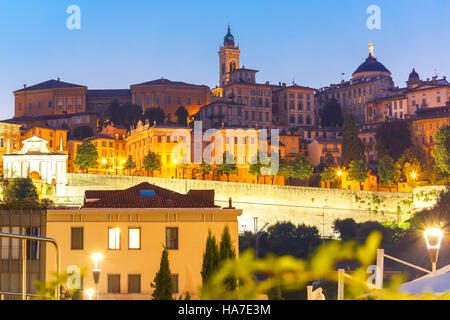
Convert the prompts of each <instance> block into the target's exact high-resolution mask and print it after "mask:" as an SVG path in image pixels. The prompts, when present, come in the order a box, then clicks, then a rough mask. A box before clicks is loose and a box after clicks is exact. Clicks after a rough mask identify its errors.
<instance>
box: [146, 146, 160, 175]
mask: <svg viewBox="0 0 450 320" xmlns="http://www.w3.org/2000/svg"><path fill="white" fill-rule="evenodd" d="M161 166H162V162H161V157H160V156H159V155H158V154H157V153H155V152H152V151H150V152H149V153H148V154H147V155H146V156H145V157H144V159H143V161H142V167H143V168H144V169H145V170H147V171H149V173H150V170H151V172H152V176H153V171H154V170H159V169H161Z"/></svg>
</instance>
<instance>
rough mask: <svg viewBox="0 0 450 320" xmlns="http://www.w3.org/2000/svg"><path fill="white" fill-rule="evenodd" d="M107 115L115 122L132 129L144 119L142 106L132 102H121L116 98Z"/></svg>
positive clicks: (107, 110) (107, 117)
mask: <svg viewBox="0 0 450 320" xmlns="http://www.w3.org/2000/svg"><path fill="white" fill-rule="evenodd" d="M105 117H106V119H108V120H109V121H110V122H112V123H114V124H117V125H121V126H123V127H125V128H127V129H130V128H131V126H135V125H136V124H137V123H138V122H139V120H142V119H143V115H142V107H141V106H140V105H137V104H132V103H125V104H120V103H119V102H118V101H117V100H114V101H113V102H112V103H111V104H110V105H109V106H108V108H107V109H106V111H105Z"/></svg>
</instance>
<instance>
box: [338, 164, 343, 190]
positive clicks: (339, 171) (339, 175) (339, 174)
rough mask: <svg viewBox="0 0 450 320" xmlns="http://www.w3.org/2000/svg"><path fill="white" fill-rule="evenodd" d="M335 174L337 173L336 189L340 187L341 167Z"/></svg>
mask: <svg viewBox="0 0 450 320" xmlns="http://www.w3.org/2000/svg"><path fill="white" fill-rule="evenodd" d="M337 175H338V189H341V177H342V171H341V169H339V170H338V172H337Z"/></svg>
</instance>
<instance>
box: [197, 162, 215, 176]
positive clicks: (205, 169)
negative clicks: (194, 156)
mask: <svg viewBox="0 0 450 320" xmlns="http://www.w3.org/2000/svg"><path fill="white" fill-rule="evenodd" d="M198 171H199V172H200V173H201V174H202V180H205V175H206V174H208V173H210V172H211V171H212V167H211V165H210V164H209V163H206V162H205V160H202V163H201V164H200V165H199V167H198Z"/></svg>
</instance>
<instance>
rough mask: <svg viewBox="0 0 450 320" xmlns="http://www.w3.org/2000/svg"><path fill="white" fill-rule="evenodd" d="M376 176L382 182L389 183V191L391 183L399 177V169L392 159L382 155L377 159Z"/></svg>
mask: <svg viewBox="0 0 450 320" xmlns="http://www.w3.org/2000/svg"><path fill="white" fill-rule="evenodd" d="M378 177H380V180H381V181H382V182H384V183H387V184H389V191H391V184H392V183H396V182H398V180H399V179H400V171H399V170H398V168H397V166H396V165H395V163H394V159H392V158H391V157H389V156H384V157H383V158H381V159H380V160H379V161H378Z"/></svg>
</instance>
